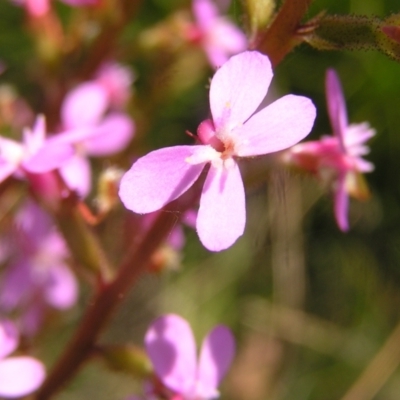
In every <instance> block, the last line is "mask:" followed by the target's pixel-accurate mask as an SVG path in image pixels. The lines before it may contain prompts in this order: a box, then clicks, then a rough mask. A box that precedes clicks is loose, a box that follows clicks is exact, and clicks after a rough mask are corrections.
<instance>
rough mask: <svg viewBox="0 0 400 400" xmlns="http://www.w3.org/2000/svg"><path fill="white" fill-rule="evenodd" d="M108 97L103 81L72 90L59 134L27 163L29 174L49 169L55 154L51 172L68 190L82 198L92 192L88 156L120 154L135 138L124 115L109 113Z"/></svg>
mask: <svg viewBox="0 0 400 400" xmlns="http://www.w3.org/2000/svg"><path fill="white" fill-rule="evenodd" d="M110 96H111V93H110V90H109V88H108V87H106V86H105V85H104V83H103V81H101V82H98V81H88V82H85V83H82V84H80V85H79V86H77V87H76V88H75V89H73V90H71V91H70V92H69V93H68V94H67V96H66V97H65V99H64V102H63V104H62V107H61V121H62V132H61V133H58V134H57V135H55V136H52V137H51V138H49V139H48V140H46V142H45V143H44V145H43V146H42V147H41V149H40V151H38V152H37V153H36V154H35V157H34V158H33V159H32V160H31V162H30V167H31V171H32V172H36V173H41V172H44V171H46V170H48V168H49V163H48V162H47V160H48V159H49V158H50V156H51V155H52V154H54V153H55V150H56V151H57V153H58V154H59V156H58V157H57V158H53V159H52V160H54V163H52V165H51V166H52V168H53V169H55V168H60V173H61V175H62V177H63V178H64V180H65V182H66V183H67V185H68V187H69V188H70V189H73V190H76V191H77V193H78V194H79V195H80V196H82V197H85V196H87V195H88V194H89V192H90V189H91V168H90V163H89V161H88V159H87V156H95V157H103V156H107V155H112V154H115V153H117V152H119V151H121V150H123V149H124V148H125V147H126V145H127V144H128V143H129V142H130V140H131V139H132V137H133V134H134V123H133V121H132V119H131V118H130V117H129V116H128V115H127V114H125V113H123V112H120V111H110V112H109V107H110V103H111V101H112V99H111V97H110Z"/></svg>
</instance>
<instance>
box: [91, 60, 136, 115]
mask: <svg viewBox="0 0 400 400" xmlns="http://www.w3.org/2000/svg"><path fill="white" fill-rule="evenodd" d="M134 80H135V75H134V73H133V71H132V70H131V69H130V68H128V67H126V66H123V65H121V64H118V63H116V62H113V61H108V62H106V63H104V64H102V65H101V66H100V68H99V69H98V71H97V73H96V76H95V79H94V81H95V82H96V83H98V84H99V85H101V86H102V87H103V88H104V90H105V91H106V92H107V95H108V102H109V104H110V105H111V107H113V108H117V109H121V108H122V107H124V106H125V105H126V103H127V102H128V99H129V96H130V94H131V85H132V83H133V81H134Z"/></svg>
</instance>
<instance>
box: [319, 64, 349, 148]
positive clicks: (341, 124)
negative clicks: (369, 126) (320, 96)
mask: <svg viewBox="0 0 400 400" xmlns="http://www.w3.org/2000/svg"><path fill="white" fill-rule="evenodd" d="M325 91H326V103H327V107H328V114H329V119H330V121H331V125H332V129H333V133H334V135H335V136H337V137H338V138H339V140H340V144H341V147H342V151H345V130H346V127H347V124H348V123H347V110H346V102H345V100H344V96H343V90H342V85H341V84H340V80H339V77H338V76H337V74H336V71H335V70H334V69H328V70H327V71H326V78H325Z"/></svg>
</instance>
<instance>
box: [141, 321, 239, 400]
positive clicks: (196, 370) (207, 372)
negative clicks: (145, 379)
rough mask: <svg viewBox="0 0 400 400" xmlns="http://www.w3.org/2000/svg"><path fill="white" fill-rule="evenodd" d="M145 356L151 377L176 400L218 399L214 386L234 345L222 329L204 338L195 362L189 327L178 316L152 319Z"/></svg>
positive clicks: (231, 337)
mask: <svg viewBox="0 0 400 400" xmlns="http://www.w3.org/2000/svg"><path fill="white" fill-rule="evenodd" d="M145 345H146V350H147V354H148V355H149V357H150V360H151V362H152V364H153V367H154V371H155V374H156V375H157V377H158V378H159V379H160V381H161V382H162V384H163V385H164V386H165V387H166V388H167V389H169V390H170V391H171V392H172V395H171V396H170V397H168V398H171V399H176V400H178V399H179V400H211V399H215V398H217V397H219V393H218V390H217V388H218V385H219V384H220V382H221V380H222V378H223V377H224V376H225V374H226V373H227V371H228V369H229V367H230V365H231V363H232V360H233V357H234V353H235V341H234V338H233V336H232V333H231V332H230V330H229V329H228V328H226V327H225V326H222V325H219V326H217V327H215V328H214V329H213V330H212V331H211V332H209V333H208V335H207V336H206V337H205V339H204V341H203V344H202V347H201V351H200V357H199V360H198V361H197V356H196V344H195V340H194V337H193V333H192V330H191V328H190V325H189V324H188V323H187V321H185V320H184V319H183V318H181V317H180V316H178V315H175V314H167V315H164V316H161V317H159V318H158V319H156V320H155V321H154V322H153V323H152V325H151V326H150V328H149V329H148V331H147V333H146V336H145Z"/></svg>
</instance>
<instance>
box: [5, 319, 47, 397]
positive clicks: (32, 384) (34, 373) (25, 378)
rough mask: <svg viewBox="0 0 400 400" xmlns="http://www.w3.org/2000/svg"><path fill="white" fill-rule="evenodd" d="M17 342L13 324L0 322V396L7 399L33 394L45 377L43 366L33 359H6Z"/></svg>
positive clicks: (14, 348) (6, 321) (22, 357)
mask: <svg viewBox="0 0 400 400" xmlns="http://www.w3.org/2000/svg"><path fill="white" fill-rule="evenodd" d="M18 341H19V338H18V332H17V330H16V328H15V326H14V324H13V323H12V322H11V321H8V320H0V396H1V397H4V398H7V399H9V398H17V397H22V396H25V395H27V394H29V393H32V392H34V391H35V390H36V389H38V388H39V386H40V385H41V384H42V382H43V380H44V378H45V375H46V373H45V369H44V366H43V364H42V363H41V362H40V361H38V360H36V359H35V358H33V357H27V356H18V357H8V356H9V355H10V354H11V353H12V352H13V351H14V350H16V348H17V346H18Z"/></svg>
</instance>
